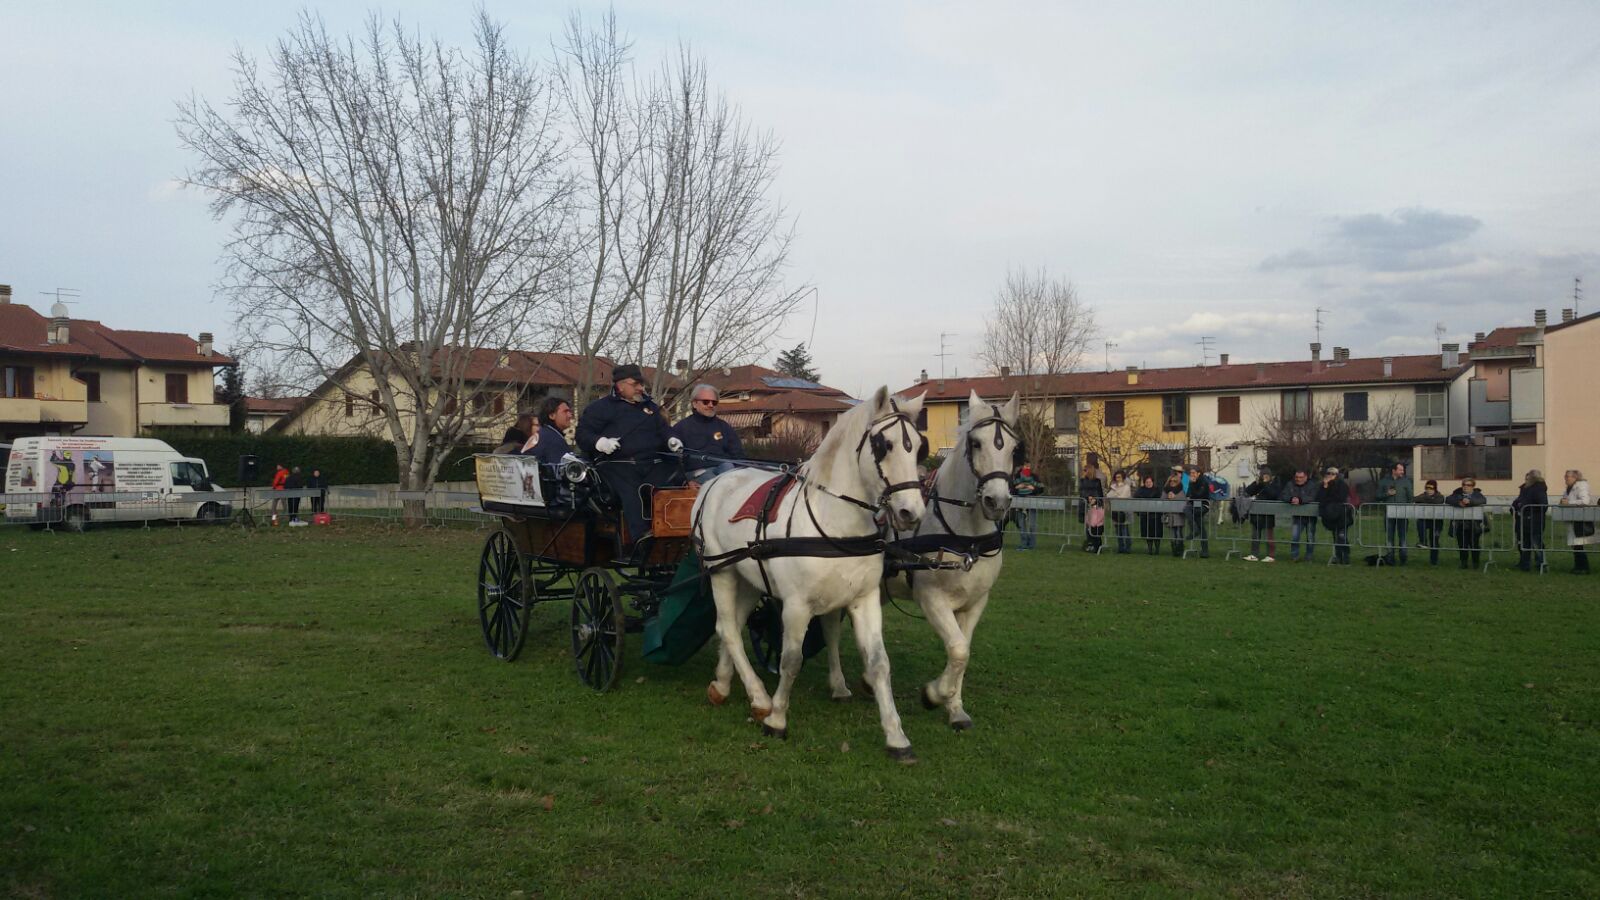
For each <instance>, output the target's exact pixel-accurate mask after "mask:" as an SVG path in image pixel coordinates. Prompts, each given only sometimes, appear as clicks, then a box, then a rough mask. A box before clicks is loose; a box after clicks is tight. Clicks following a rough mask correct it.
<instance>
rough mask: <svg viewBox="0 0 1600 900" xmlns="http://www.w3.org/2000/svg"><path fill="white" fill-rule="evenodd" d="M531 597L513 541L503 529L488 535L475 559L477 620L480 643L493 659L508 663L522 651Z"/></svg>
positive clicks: (523, 562)
mask: <svg viewBox="0 0 1600 900" xmlns="http://www.w3.org/2000/svg"><path fill="white" fill-rule="evenodd" d="M533 598H534V592H533V581H532V580H531V579H529V578H528V560H527V558H526V557H524V556H523V555H522V554H521V553H518V552H517V545H516V542H514V541H512V540H511V535H509V534H506V533H505V532H504V531H496V532H495V533H494V534H491V535H489V539H488V540H487V541H484V542H483V556H482V558H481V559H479V560H478V623H479V624H480V625H482V626H483V643H484V644H485V645H487V646H488V648H489V652H490V653H493V654H494V655H495V656H496V657H497V658H499V659H503V660H505V661H506V662H511V661H512V660H514V659H516V658H517V655H518V654H520V653H521V652H522V643H523V641H526V640H527V639H528V615H529V611H530V610H531V609H532V608H533Z"/></svg>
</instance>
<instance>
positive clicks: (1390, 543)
mask: <svg viewBox="0 0 1600 900" xmlns="http://www.w3.org/2000/svg"><path fill="white" fill-rule="evenodd" d="M1412 492H1413V488H1412V483H1411V476H1409V475H1407V474H1406V464H1405V463H1398V462H1397V463H1395V464H1394V468H1393V469H1390V470H1389V474H1387V475H1385V476H1383V477H1382V478H1380V479H1378V502H1379V503H1410V502H1411V500H1412ZM1385 513H1387V510H1385ZM1409 530H1410V529H1409V528H1408V527H1407V526H1406V520H1405V519H1391V518H1387V516H1386V517H1385V519H1384V522H1383V562H1384V565H1389V566H1392V565H1394V564H1395V557H1396V555H1397V553H1396V552H1397V551H1398V556H1399V561H1400V565H1405V563H1406V538H1407V537H1408V535H1407V532H1408V531H1409Z"/></svg>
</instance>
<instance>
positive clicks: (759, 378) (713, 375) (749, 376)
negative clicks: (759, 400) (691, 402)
mask: <svg viewBox="0 0 1600 900" xmlns="http://www.w3.org/2000/svg"><path fill="white" fill-rule="evenodd" d="M698 380H699V381H703V382H705V383H706V384H709V385H711V386H713V387H715V388H716V389H717V390H718V391H721V392H722V393H724V394H727V393H730V392H731V393H750V394H771V393H777V392H779V391H793V390H800V391H806V392H808V393H812V394H821V395H823V396H826V397H844V396H848V395H847V394H845V392H844V391H841V390H839V389H838V388H832V387H828V386H827V385H825V384H817V383H816V382H807V381H801V380H799V379H796V378H791V377H790V376H788V375H785V374H783V373H782V372H779V371H778V370H777V369H769V368H767V367H766V366H758V365H754V364H752V365H747V366H730V367H727V368H722V369H712V370H711V371H709V372H706V373H705V374H703V375H701V376H700V378H699V379H698ZM806 384H810V385H814V386H813V387H803V386H802V385H806Z"/></svg>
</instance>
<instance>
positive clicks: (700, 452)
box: [673, 384, 744, 484]
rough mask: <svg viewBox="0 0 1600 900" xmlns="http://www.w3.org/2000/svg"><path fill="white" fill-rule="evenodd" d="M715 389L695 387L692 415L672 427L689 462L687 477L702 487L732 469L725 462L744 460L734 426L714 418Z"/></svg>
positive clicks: (730, 465) (716, 398) (742, 449)
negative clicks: (681, 441) (681, 442)
mask: <svg viewBox="0 0 1600 900" xmlns="http://www.w3.org/2000/svg"><path fill="white" fill-rule="evenodd" d="M718 400H719V398H718V395H717V389H716V388H714V387H712V386H711V385H709V384H697V385H695V386H694V391H693V393H691V394H690V403H689V406H690V407H691V412H690V413H689V414H688V415H687V416H684V417H683V418H681V419H679V420H678V424H677V425H675V426H673V428H674V430H675V431H677V433H678V437H679V438H681V439H682V440H683V447H684V452H685V453H686V454H687V456H688V460H689V477H691V478H693V479H694V480H695V481H698V482H700V483H701V484H704V483H706V482H707V481H710V480H711V479H712V478H714V477H716V476H717V475H721V474H722V473H723V472H726V471H728V470H729V469H732V468H733V463H731V462H729V461H728V460H732V459H741V458H743V457H744V446H743V445H742V444H740V443H739V434H738V432H736V431H734V430H733V426H732V425H729V424H728V423H727V422H726V421H724V420H723V419H721V418H720V417H718V416H717V403H718Z"/></svg>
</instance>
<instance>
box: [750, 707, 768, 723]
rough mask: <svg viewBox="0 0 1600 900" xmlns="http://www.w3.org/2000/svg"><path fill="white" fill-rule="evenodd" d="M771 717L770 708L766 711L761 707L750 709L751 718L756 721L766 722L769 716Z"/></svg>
mask: <svg viewBox="0 0 1600 900" xmlns="http://www.w3.org/2000/svg"><path fill="white" fill-rule="evenodd" d="M770 715H772V707H770V706H769V707H766V708H765V709H763V708H762V707H759V706H752V707H750V718H752V719H755V720H756V721H757V722H764V721H766V718H767V716H770Z"/></svg>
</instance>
